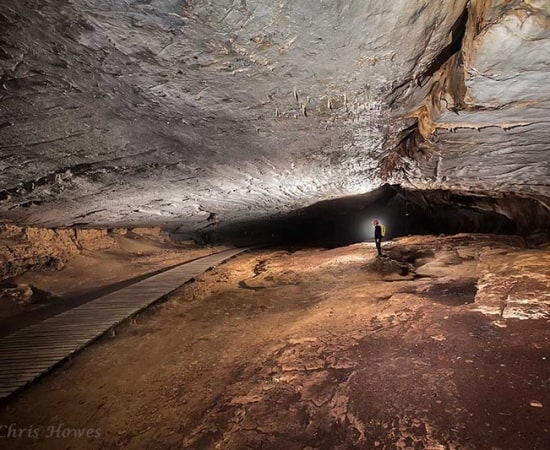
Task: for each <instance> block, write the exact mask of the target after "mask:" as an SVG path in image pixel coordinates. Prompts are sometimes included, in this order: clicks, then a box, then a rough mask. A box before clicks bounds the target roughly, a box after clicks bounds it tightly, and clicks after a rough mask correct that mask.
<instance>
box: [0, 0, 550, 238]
mask: <svg viewBox="0 0 550 450" xmlns="http://www.w3.org/2000/svg"><path fill="white" fill-rule="evenodd" d="M467 6H469V10H468V11H466V13H465V8H466V7H467ZM0 12H1V14H2V15H1V16H0V20H1V21H2V23H3V24H4V25H5V26H4V27H3V30H5V31H4V33H3V36H2V42H1V50H0V52H1V53H2V59H1V62H0V64H1V67H2V70H3V85H2V93H3V96H2V101H1V102H0V108H1V109H2V116H3V117H4V119H3V120H2V125H1V128H0V134H1V141H2V162H1V165H2V174H1V177H0V180H1V187H2V189H3V192H2V193H1V194H0V198H1V199H2V203H1V204H0V213H1V215H2V216H3V217H5V218H11V219H14V220H17V221H20V222H22V223H32V224H41V225H47V226H60V225H63V226H67V225H95V226H115V225H125V226H131V225H138V224H147V225H164V226H172V227H175V226H179V227H182V228H188V229H196V228H201V227H203V226H205V225H206V224H207V219H208V217H209V216H210V214H211V213H215V214H216V215H217V216H218V217H219V218H220V219H221V220H223V221H233V220H237V219H239V220H242V219H247V218H256V217H261V216H273V215H277V214H281V213H285V212H288V211H291V210H293V209H296V208H301V207H304V206H307V205H309V204H312V203H315V202H317V201H323V200H327V199H331V198H337V197H342V196H346V195H356V194H362V193H365V192H369V191H373V190H375V189H376V188H378V187H380V186H381V185H382V184H383V183H384V182H385V181H387V180H389V181H391V182H399V183H402V184H403V185H405V186H409V187H410V186H414V187H415V188H426V189H438V188H442V189H460V190H462V191H473V192H483V193H492V192H493V193H497V194H498V195H500V194H502V193H509V192H513V193H517V194H518V195H525V196H532V197H535V198H537V199H539V200H541V201H543V202H545V201H546V199H547V197H549V196H550V193H549V187H548V185H549V183H548V173H549V166H548V164H549V163H548V158H547V157H546V154H547V153H545V152H546V149H547V143H546V142H547V136H548V129H547V127H548V122H547V121H546V119H545V116H544V114H545V113H546V111H547V110H548V109H547V106H548V100H549V99H548V83H544V77H545V75H546V74H547V63H546V61H547V58H550V57H548V56H547V55H548V54H550V52H548V51H547V50H548V48H549V41H548V39H547V37H548V36H547V31H546V30H547V27H546V22H547V20H548V2H541V1H538V2H535V1H530V2H519V1H515V2H498V1H493V2H488V1H480V0H478V1H472V2H467V1H466V0H458V1H457V0H454V1H452V0H445V1H442V2H429V1H415V2H410V1H405V0H400V1H392V2H385V3H382V2H378V1H374V0H373V1H347V2H344V1H342V2H326V1H321V2H319V1H304V2H287V1H283V2H278V3H273V2H268V1H256V2H251V1H248V2H247V1H240V2H235V1H222V0H217V1H193V2H191V1H160V0H159V1H146V2H144V1H139V2H138V1H131V2H125V3H124V4H122V5H121V4H120V2H114V1H109V0H103V1H100V0H74V1H72V2H69V1H67V2H64V3H61V4H59V2H57V3H56V4H55V5H54V4H53V3H51V2H47V1H42V2H34V3H21V2H16V1H7V2H5V3H4V4H3V5H2V6H0ZM465 14H467V16H466V17H467V22H465V23H464V21H461V18H462V17H464V16H465ZM457 27H463V30H459V29H457ZM462 35H464V43H463V46H462V47H459V48H458V50H457V51H456V52H455V53H454V54H450V55H448V57H447V56H445V57H446V62H443V64H442V65H441V67H435V68H434V67H433V65H434V62H437V61H438V58H440V57H441V55H442V54H444V52H445V51H446V49H448V48H449V47H450V46H451V44H453V39H454V40H456V36H460V37H461V38H462ZM415 117H418V119H415ZM417 124H418V125H417ZM417 127H418V130H417ZM411 130H412V131H411ZM411 135H412V136H413V137H414V140H413V142H412V143H410V142H408V143H407V141H411V137H410V136H411ZM404 143H406V145H403V144H404ZM403 147H404V148H405V151H403ZM546 204H547V203H546Z"/></svg>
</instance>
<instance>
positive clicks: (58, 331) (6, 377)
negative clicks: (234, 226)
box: [0, 249, 246, 401]
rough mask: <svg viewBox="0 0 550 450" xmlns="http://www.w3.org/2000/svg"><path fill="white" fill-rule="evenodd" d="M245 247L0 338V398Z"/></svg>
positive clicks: (202, 259)
mask: <svg viewBox="0 0 550 450" xmlns="http://www.w3.org/2000/svg"><path fill="white" fill-rule="evenodd" d="M245 250H246V249H231V250H226V251H223V252H220V253H216V254H214V255H210V256H206V257H204V258H200V259H197V260H194V261H190V262H187V263H184V264H181V265H179V266H177V267H175V268H173V269H169V270H167V271H165V272H162V273H160V274H157V275H153V276H151V277H150V278H147V279H145V280H142V281H139V282H137V283H135V284H133V285H131V286H128V287H126V288H124V289H120V290H118V291H116V292H112V293H111V294H108V295H105V296H103V297H100V298H97V299H95V300H92V301H90V302H88V303H86V304H84V305H81V306H78V307H76V308H73V309H71V310H69V311H65V312H63V313H61V314H58V315H57V316H54V317H51V318H49V319H46V320H44V321H42V322H40V323H38V324H36V325H31V326H28V327H26V328H23V329H21V330H19V331H17V332H15V333H13V334H10V335H8V336H6V337H4V338H2V339H0V401H2V400H5V399H6V398H7V397H9V396H11V395H12V394H14V393H15V392H17V391H18V390H19V389H21V388H23V387H24V386H26V385H27V384H29V383H30V382H32V381H34V380H36V379H37V378H39V377H40V376H42V375H44V374H45V373H47V372H48V371H50V370H51V369H52V368H53V367H55V366H57V365H58V364H61V363H62V362H63V361H65V360H66V359H67V358H68V357H70V356H72V355H74V354H75V353H76V352H78V351H79V350H81V349H82V348H84V347H85V346H87V345H88V344H90V343H91V342H92V341H94V340H95V339H97V338H98V337H100V336H101V335H103V334H104V333H106V332H107V331H108V330H110V329H111V328H112V327H113V326H115V325H118V324H119V323H121V322H122V321H124V320H125V319H127V318H129V317H131V316H132V315H134V314H136V313H137V312H139V311H141V310H142V309H144V308H146V307H147V306H149V305H151V304H152V303H154V302H156V301H157V300H159V299H160V298H162V297H163V296H165V295H166V294H168V293H170V292H172V291H173V290H174V289H176V288H178V287H179V286H181V285H182V284H184V283H186V282H187V281H189V280H192V279H193V278H195V277H196V276H198V275H200V274H201V273H203V272H205V271H206V270H208V269H210V268H212V267H214V266H216V265H217V264H221V263H222V262H224V261H226V260H228V259H230V258H232V257H233V256H235V255H238V254H239V253H242V252H244V251H245Z"/></svg>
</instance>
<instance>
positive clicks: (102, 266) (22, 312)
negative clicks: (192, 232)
mask: <svg viewBox="0 0 550 450" xmlns="http://www.w3.org/2000/svg"><path fill="white" fill-rule="evenodd" d="M152 231H153V232H152ZM152 231H151V230H148V229H143V230H142V231H140V232H132V231H126V230H125V231H124V232H125V234H124V235H122V234H110V235H106V236H102V237H100V238H97V239H94V240H90V241H89V242H86V243H85V244H84V247H81V248H80V249H79V250H78V252H75V254H74V256H73V255H72V256H71V257H70V258H68V260H67V261H66V262H64V263H63V267H62V269H61V270H55V267H52V268H50V270H43V269H42V267H39V268H38V270H37V269H34V270H29V271H27V272H25V273H23V274H21V275H18V276H15V277H11V278H8V279H6V280H3V281H2V282H0V336H3V335H6V334H10V333H12V332H14V331H16V330H17V329H19V328H21V327H23V326H27V325H30V324H31V323H35V322H37V321H40V320H43V319H45V318H47V317H50V316H52V315H55V314H59V313H60V312H62V311H65V310H67V309H69V308H71V307H74V306H77V305H79V304H82V303H84V302H86V301H89V300H91V299H93V298H97V297H99V296H101V295H105V294H107V293H109V292H112V291H115V290H117V289H120V288H122V287H124V286H127V285H128V284H131V283H134V282H136V281H139V280H140V279H143V278H144V277H147V276H150V275H152V274H154V273H157V272H159V271H162V270H165V269H167V268H169V267H172V266H175V265H177V264H181V263H182V262H185V261H190V260H192V259H195V258H199V257H202V256H207V255H210V254H212V253H213V252H218V251H222V250H223V249H224V248H225V247H223V246H218V247H199V246H197V245H195V244H194V243H193V242H192V241H188V242H187V241H186V242H180V243H176V242H173V241H171V240H170V239H169V238H167V237H164V236H163V235H160V234H158V233H155V232H154V229H152Z"/></svg>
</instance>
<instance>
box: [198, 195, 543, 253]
mask: <svg viewBox="0 0 550 450" xmlns="http://www.w3.org/2000/svg"><path fill="white" fill-rule="evenodd" d="M526 212H529V213H528V214H526ZM526 217H528V218H529V219H528V220H526ZM375 218H376V219H378V220H380V222H381V223H382V224H384V225H385V227H386V239H392V238H396V237H399V236H407V235H427V234H433V235H438V234H444V235H452V234H458V233H487V234H519V235H522V236H524V237H526V238H528V237H530V238H532V239H534V240H535V241H537V242H541V241H545V240H547V238H548V228H547V225H546V224H547V223H548V221H547V219H548V211H547V210H546V209H545V208H544V207H543V205H541V204H540V203H538V202H536V201H534V200H532V199H524V198H519V197H515V196H503V197H499V198H497V197H490V196H484V195H479V194H476V195H474V194H471V193H454V192H450V191H444V190H427V191H414V190H406V189H404V188H402V187H400V186H395V185H385V186H383V187H381V188H380V189H378V190H376V191H374V192H371V193H369V194H365V195H358V196H353V197H345V198H340V199H334V200H328V201H324V202H320V203H317V204H314V205H312V206H310V207H307V208H304V209H301V210H297V211H294V212H292V213H290V214H288V215H285V216H281V217H276V218H271V219H265V220H257V221H250V222H241V223H238V224H233V225H228V226H225V227H224V226H222V227H220V228H218V229H210V230H207V231H203V232H202V233H201V234H200V236H199V240H200V241H201V242H204V243H222V242H231V243H233V244H235V245H243V246H246V245H292V246H304V247H309V246H313V247H325V248H331V247H338V246H344V245H349V244H353V243H357V242H362V241H366V240H367V241H368V240H371V239H372V238H373V226H372V221H373V219H375Z"/></svg>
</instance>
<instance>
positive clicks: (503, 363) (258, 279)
mask: <svg viewBox="0 0 550 450" xmlns="http://www.w3.org/2000/svg"><path fill="white" fill-rule="evenodd" d="M384 250H385V253H386V255H387V257H385V258H376V257H375V250H374V248H373V246H372V245H371V244H370V243H365V244H358V245H353V246H350V247H345V248H338V249H333V250H315V249H313V250H301V251H295V252H291V251H285V250H271V251H253V252H250V253H248V254H245V255H243V256H240V257H237V258H235V259H233V260H231V261H229V262H228V263H226V264H224V265H222V266H219V267H218V268H217V269H215V270H213V271H211V272H208V273H206V274H204V275H203V276H201V277H200V278H199V279H198V280H197V281H196V282H194V283H191V284H188V285H185V286H183V287H182V288H180V289H179V290H178V291H177V292H176V293H175V294H174V295H173V296H172V298H171V299H169V300H168V301H167V302H165V303H163V304H161V305H158V306H155V307H154V308H152V309H150V310H148V311H147V313H144V314H142V315H141V316H139V317H138V318H136V319H135V320H133V321H132V322H131V323H127V324H125V325H123V326H121V327H120V328H119V329H118V330H117V333H116V336H110V337H106V338H103V339H102V340H101V341H99V342H98V343H96V344H94V345H93V346H91V347H90V348H88V349H86V350H84V351H83V352H82V353H81V354H79V355H78V356H76V357H75V358H74V359H73V360H72V361H71V362H69V363H67V364H65V365H64V366H62V367H61V368H60V369H58V370H56V371H54V372H53V373H52V374H50V375H48V376H47V377H45V378H44V379H43V380H41V381H40V382H38V383H36V384H35V385H34V386H31V387H30V388H29V389H27V390H26V391H25V392H23V393H22V394H21V395H19V396H18V397H17V398H15V399H13V400H12V401H10V402H9V403H7V404H6V405H4V406H3V407H2V408H1V409H0V438H2V439H1V440H2V442H0V446H1V447H2V448H6V449H11V448H21V449H29V448H43V449H52V448H56V449H57V448H73V449H80V448H93V449H95V448H97V449H106V448H129V449H165V448H186V449H223V450H228V449H235V450H237V449H274V450H275V449H286V450H293V449H297V450H298V449H299V450H306V449H378V448H379V449H415V450H416V449H433V450H435V449H495V450H496V449H510V450H520V449H540V450H543V449H544V450H546V449H548V448H550V326H549V325H550V250H543V249H538V250H533V249H529V250H527V249H525V248H523V246H522V241H521V240H520V239H516V238H511V237H508V238H504V237H494V236H481V235H457V236H453V237H428V236H425V237H409V238H403V239H399V240H397V241H394V242H390V243H386V244H385V248H384Z"/></svg>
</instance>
